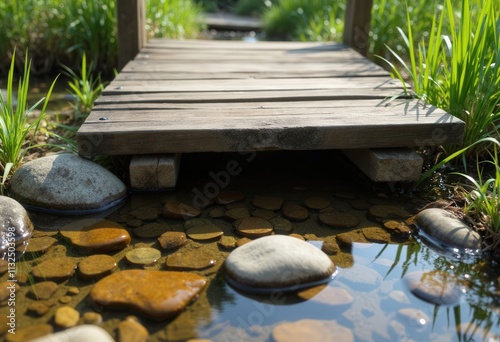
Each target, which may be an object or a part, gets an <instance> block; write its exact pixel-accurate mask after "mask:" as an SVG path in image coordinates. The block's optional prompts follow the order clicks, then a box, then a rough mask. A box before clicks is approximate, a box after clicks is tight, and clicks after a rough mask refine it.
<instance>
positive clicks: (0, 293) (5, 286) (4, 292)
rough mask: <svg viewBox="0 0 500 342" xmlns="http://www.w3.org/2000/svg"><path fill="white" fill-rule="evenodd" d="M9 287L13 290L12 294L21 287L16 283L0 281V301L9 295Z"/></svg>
mask: <svg viewBox="0 0 500 342" xmlns="http://www.w3.org/2000/svg"><path fill="white" fill-rule="evenodd" d="M11 289H13V290H14V293H12V295H14V294H16V293H18V292H19V291H20V290H21V288H20V287H19V285H17V284H16V283H13V282H10V281H4V282H1V283H0V302H3V301H6V300H7V299H8V298H9V296H11Z"/></svg>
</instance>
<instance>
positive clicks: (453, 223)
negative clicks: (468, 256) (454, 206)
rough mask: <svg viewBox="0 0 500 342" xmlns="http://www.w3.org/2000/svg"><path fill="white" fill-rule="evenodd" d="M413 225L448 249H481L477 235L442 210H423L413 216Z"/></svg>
mask: <svg viewBox="0 0 500 342" xmlns="http://www.w3.org/2000/svg"><path fill="white" fill-rule="evenodd" d="M414 223H415V225H416V226H417V227H418V228H419V229H421V230H422V231H424V233H425V234H427V235H428V236H429V237H431V238H432V239H434V240H436V241H437V242H439V243H441V244H444V245H446V246H448V247H450V248H458V249H461V250H463V249H471V250H477V249H480V248H481V237H480V236H479V234H478V233H477V232H475V231H473V230H472V229H471V228H470V227H469V226H468V225H467V224H465V223H464V222H463V221H462V220H460V219H458V218H456V217H455V216H454V215H453V214H451V213H450V212H448V211H446V210H444V209H440V208H429V209H424V210H422V211H421V212H420V213H418V214H417V215H416V216H415V220H414Z"/></svg>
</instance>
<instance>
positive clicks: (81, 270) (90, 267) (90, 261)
mask: <svg viewBox="0 0 500 342" xmlns="http://www.w3.org/2000/svg"><path fill="white" fill-rule="evenodd" d="M115 268H116V261H115V259H114V258H113V257H112V256H110V255H107V254H95V255H91V256H89V257H86V258H85V259H83V260H82V261H80V263H79V264H78V276H79V277H80V278H82V279H85V280H97V279H101V278H103V277H105V276H107V275H109V274H111V272H113V270H114V269H115Z"/></svg>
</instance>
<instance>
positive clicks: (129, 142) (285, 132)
mask: <svg viewBox="0 0 500 342" xmlns="http://www.w3.org/2000/svg"><path fill="white" fill-rule="evenodd" d="M187 112H188V111H187V110H182V111H181V112H177V115H175V113H174V112H169V111H165V110H158V111H151V112H140V111H137V112H135V113H134V112H126V111H125V112H124V111H120V112H119V113H118V112H117V114H116V116H112V115H110V117H108V120H106V121H102V120H99V118H98V116H99V114H98V113H92V114H91V115H90V116H89V118H88V119H87V120H86V122H85V123H84V124H83V125H82V127H81V128H80V130H79V132H78V134H77V141H78V146H79V151H80V153H81V154H83V155H96V154H142V153H144V151H145V150H147V151H148V152H149V153H182V152H184V153H187V152H213V151H215V152H225V151H249V150H272V149H275V150H280V149H286V150H307V149H333V148H335V149H337V148H375V147H379V148H380V147H401V146H420V145H422V146H423V145H425V144H430V143H433V142H434V140H432V139H434V138H435V137H436V135H439V137H440V139H441V141H440V143H443V142H445V143H450V144H452V143H456V142H460V141H461V140H462V136H463V129H464V123H463V122H462V121H460V120H457V119H455V118H454V117H452V116H451V115H449V114H446V113H445V112H443V111H441V110H438V109H435V108H433V107H428V108H426V107H425V106H423V105H422V104H421V103H419V102H418V101H416V100H412V101H407V102H399V103H391V104H390V105H389V106H386V107H385V106H384V107H373V108H371V109H370V110H365V111H361V110H359V109H357V108H354V107H353V108H347V109H345V110H344V111H338V112H336V113H332V112H324V111H316V112H315V113H314V114H311V109H310V108H307V109H302V110H299V109H297V110H296V111H290V112H286V111H283V112H282V114H280V115H274V114H272V113H275V111H271V112H268V113H265V112H263V113H262V114H263V115H262V116H255V115H254V116H246V115H245V114H243V113H239V114H238V113H236V114H233V116H231V118H230V119H229V118H228V117H225V119H218V117H222V118H224V115H222V114H221V113H220V112H219V111H214V112H207V111H203V110H197V111H195V112H196V113H190V114H191V115H192V116H191V117H189V118H188V117H187V116H186V115H187ZM172 114H174V115H172ZM224 114H227V115H229V114H230V113H224ZM436 132H438V133H439V134H438V133H436ZM415 137H418V138H415ZM434 143H435V142H434Z"/></svg>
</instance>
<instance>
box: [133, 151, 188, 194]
mask: <svg viewBox="0 0 500 342" xmlns="http://www.w3.org/2000/svg"><path fill="white" fill-rule="evenodd" d="M179 166H180V154H146V155H135V156H134V157H133V158H132V160H131V161H130V165H129V173H130V186H131V187H132V189H133V190H161V189H170V188H175V185H176V183H177V178H178V174H179Z"/></svg>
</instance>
